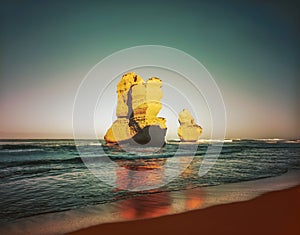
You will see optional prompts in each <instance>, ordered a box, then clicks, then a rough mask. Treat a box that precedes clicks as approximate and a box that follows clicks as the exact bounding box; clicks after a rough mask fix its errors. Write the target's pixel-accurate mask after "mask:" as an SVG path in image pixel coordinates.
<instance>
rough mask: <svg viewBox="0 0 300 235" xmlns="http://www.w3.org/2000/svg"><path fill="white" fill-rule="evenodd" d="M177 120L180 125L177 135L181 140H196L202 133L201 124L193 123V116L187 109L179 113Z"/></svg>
mask: <svg viewBox="0 0 300 235" xmlns="http://www.w3.org/2000/svg"><path fill="white" fill-rule="evenodd" d="M178 121H179V123H180V127H179V128H178V136H179V138H180V140H181V141H191V142H194V141H197V140H198V139H199V137H200V135H201V133H202V128H201V126H199V125H197V124H196V123H195V120H194V118H193V117H192V115H191V114H190V112H189V111H188V110H187V109H184V110H182V111H181V112H180V113H179V117H178Z"/></svg>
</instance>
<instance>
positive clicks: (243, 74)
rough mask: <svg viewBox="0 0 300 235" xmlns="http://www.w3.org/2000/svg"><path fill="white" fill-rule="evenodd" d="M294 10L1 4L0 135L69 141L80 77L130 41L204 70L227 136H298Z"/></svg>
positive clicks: (203, 4)
mask: <svg viewBox="0 0 300 235" xmlns="http://www.w3.org/2000/svg"><path fill="white" fill-rule="evenodd" d="M299 12H300V11H299V3H296V1H295V2H293V1H281V3H278V2H277V1H264V2H263V3H262V2H260V1H230V0H229V1H213V0H211V1H147V2H146V1H76V0H75V1H30V0H29V1H16V0H14V1H1V4H0V17H1V18H0V30H1V33H0V51H1V57H0V79H1V80H0V112H1V115H0V138H2V139H3V138H72V137H73V134H72V133H73V130H72V110H73V103H74V98H75V94H76V91H77V89H78V87H79V85H80V83H81V81H82V80H83V78H84V77H85V75H86V74H87V73H88V71H89V70H90V69H91V68H92V67H93V66H94V65H95V64H97V63H98V62H99V61H101V60H102V59H103V58H105V57H107V56H109V55H110V54H112V53H114V52H116V51H119V50H121V49H125V48H129V47H133V46H139V45H163V46H168V47H173V48H177V49H179V50H182V51H184V52H185V53H188V54H189V55H191V56H192V57H194V58H196V59H197V60H198V61H200V62H201V63H202V64H203V65H204V66H205V67H206V68H207V70H208V71H209V72H210V74H211V75H212V76H213V78H214V79H215V82H216V83H217V85H218V87H219V89H220V91H221V93H222V96H223V99H224V104H225V107H226V114H227V130H226V138H285V139H296V138H300V136H299V129H300V128H299V123H298V122H299V114H300V112H299V106H297V102H298V101H299V97H298V94H299V88H298V87H299V61H300V60H299V38H300V36H299V28H300V27H299V22H300V17H299ZM99 79H101V78H99ZM175 85H176V84H175ZM112 89H113V88H112ZM113 92H114V91H113ZM115 103H116V100H113V101H112V105H115ZM193 103H197V100H193ZM199 105H200V104H199ZM107 115H109V118H110V119H111V113H110V114H107ZM199 116H200V119H199V120H197V122H198V123H199V124H200V125H203V124H202V123H203V122H202V121H201V113H200V114H199ZM175 118H176V117H175ZM105 125H107V124H105ZM174 125H175V124H174ZM174 125H171V126H170V127H168V128H169V129H173V130H176V129H177V127H178V126H174ZM108 127H109V126H102V128H103V129H106V128H108ZM202 127H203V128H205V126H202ZM102 132H103V131H102ZM172 137H173V136H172ZM204 137H206V136H204Z"/></svg>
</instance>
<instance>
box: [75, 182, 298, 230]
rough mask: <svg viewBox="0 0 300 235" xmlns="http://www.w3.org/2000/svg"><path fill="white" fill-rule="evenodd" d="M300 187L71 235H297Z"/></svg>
mask: <svg viewBox="0 0 300 235" xmlns="http://www.w3.org/2000/svg"><path fill="white" fill-rule="evenodd" d="M299 198H300V186H297V187H294V188H291V189H286V190H282V191H276V192H270V193H266V194H264V195H262V196H260V197H258V198H255V199H252V200H250V201H245V202H236V203H231V204H225V205H218V206H213V207H209V208H205V209H200V210H195V211H190V212H185V213H182V214H176V215H168V216H163V217H159V218H153V219H145V220H137V221H129V222H118V223H109V224H102V225H98V226H93V227H90V228H86V229H82V230H79V231H77V232H73V233H70V234H74V235H80V234H110V235H111V234H123V235H124V234H130V235H134V234H138V235H141V234H143V235H146V234H151V235H153V234H201V233H204V234H231V235H232V234H238V235H240V234H244V235H245V234H251V235H253V234H272V235H275V234H295V235H296V234H297V235H299V234H300V216H299V213H300V200H299Z"/></svg>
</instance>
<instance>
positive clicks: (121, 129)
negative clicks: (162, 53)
mask: <svg viewBox="0 0 300 235" xmlns="http://www.w3.org/2000/svg"><path fill="white" fill-rule="evenodd" d="M161 86H162V81H161V80H160V79H159V78H154V77H153V78H150V79H148V80H147V81H146V83H145V82H144V80H143V79H142V78H141V77H140V76H139V75H137V74H135V73H133V72H132V73H127V74H125V75H123V77H122V79H121V81H120V82H119V83H118V85H117V93H118V104H117V110H116V114H117V120H116V121H115V122H114V123H113V124H112V126H111V127H110V128H109V129H108V130H107V132H106V134H105V136H104V139H105V141H106V142H107V143H112V144H120V143H128V144H132V145H145V146H162V145H164V143H165V135H166V131H167V127H166V120H165V119H164V118H161V117H157V115H158V113H159V111H160V110H161V108H162V104H161V103H160V100H161V98H162V96H163V93H162V90H161Z"/></svg>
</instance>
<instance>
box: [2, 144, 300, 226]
mask: <svg viewBox="0 0 300 235" xmlns="http://www.w3.org/2000/svg"><path fill="white" fill-rule="evenodd" d="M101 144H102V147H103V148H104V150H105V155H108V156H110V157H111V158H112V159H113V160H114V161H115V162H116V163H117V164H118V165H119V166H121V169H122V168H124V169H126V168H130V169H131V170H132V172H133V174H136V175H131V176H128V175H126V174H125V171H124V172H123V171H119V172H109V171H108V174H110V173H111V174H112V175H116V176H117V178H116V179H115V181H116V182H115V185H116V186H110V185H107V184H105V183H103V182H102V181H101V180H100V179H99V178H97V177H95V176H94V175H93V174H92V173H91V171H90V170H89V169H88V168H87V167H86V165H85V164H84V163H83V161H82V159H81V157H80V155H79V153H78V151H77V148H76V146H75V144H74V142H73V141H72V140H20V141H16V140H2V141H0V179H1V181H0V223H2V224H4V223H7V222H12V221H15V220H17V219H20V218H25V217H29V216H33V215H40V214H45V213H52V212H59V211H69V210H73V209H77V208H83V207H85V206H92V205H97V204H106V203H110V202H114V201H120V200H123V199H128V198H132V197H133V196H145V195H147V194H154V193H158V192H175V191H180V190H183V189H189V188H199V187H203V186H205V187H209V186H213V185H225V184H228V183H233V182H243V181H250V180H255V179H261V178H267V177H274V176H278V175H281V174H283V173H286V172H288V171H291V170H299V169H300V143H299V141H298V142H297V141H284V140H276V141H270V140H233V141H232V142H228V143H227V142H226V143H224V145H223V149H222V152H221V155H220V157H219V158H218V160H217V162H216V164H215V165H213V167H212V168H211V170H210V171H209V172H208V173H207V174H206V175H204V176H202V177H199V175H198V170H199V167H200V165H201V163H202V159H203V156H204V154H205V152H206V149H207V146H208V144H199V146H198V148H197V151H196V156H195V157H194V158H193V160H192V162H191V164H190V165H189V167H188V168H187V169H186V170H185V171H184V172H183V173H182V174H180V176H179V177H177V178H176V179H175V180H173V181H172V182H170V183H168V184H166V185H164V186H162V187H159V188H156V189H152V190H149V191H142V192H130V191H127V190H121V189H119V186H120V188H122V187H121V186H124V184H125V185H126V184H143V181H142V180H143V179H136V177H135V176H138V173H139V172H141V171H147V170H149V169H154V168H155V169H158V171H157V172H160V173H161V175H163V173H164V170H165V161H166V160H167V159H169V158H172V157H173V155H174V153H175V152H177V153H178V146H179V144H178V143H176V142H172V143H169V144H166V146H164V147H163V148H162V149H161V150H159V151H158V152H155V153H152V152H151V151H150V150H149V151H144V152H136V153H135V154H132V152H131V153H129V152H126V151H124V150H122V149H120V148H116V147H108V146H104V145H103V144H104V143H103V142H101V141H100V142H99V141H95V140H82V141H80V146H81V148H85V149H86V150H87V151H88V153H89V155H90V157H93V156H97V157H98V158H99V157H100V158H101V157H105V156H104V155H103V156H99V154H98V153H97V148H99V146H100V145H101ZM190 155H191V152H190V147H189V146H188V145H186V146H184V147H181V148H180V154H178V156H176V158H179V161H182V162H184V161H185V160H186V159H190ZM173 158H174V157H173ZM171 167H172V165H171ZM174 167H175V166H174ZM135 172H136V173H135ZM161 175H160V174H157V175H154V176H153V178H151V180H153V181H156V180H157V181H159V180H160V176H161Z"/></svg>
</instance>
